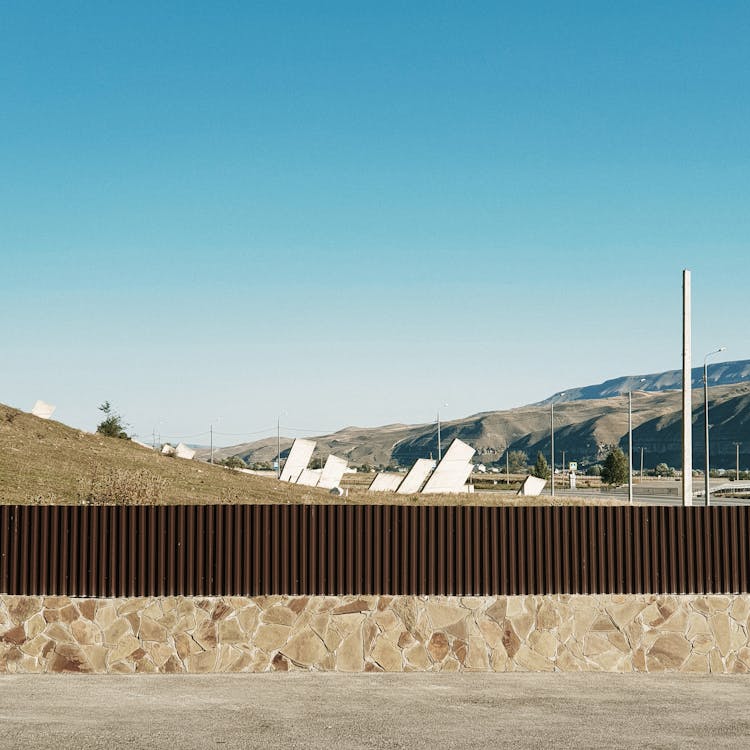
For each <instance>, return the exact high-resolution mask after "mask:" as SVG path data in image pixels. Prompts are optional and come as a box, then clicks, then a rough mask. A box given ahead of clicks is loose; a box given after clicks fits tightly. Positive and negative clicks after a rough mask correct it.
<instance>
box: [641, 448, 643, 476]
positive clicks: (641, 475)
mask: <svg viewBox="0 0 750 750" xmlns="http://www.w3.org/2000/svg"><path fill="white" fill-rule="evenodd" d="M641 482H643V446H641Z"/></svg>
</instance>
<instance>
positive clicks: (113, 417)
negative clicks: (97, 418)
mask: <svg viewBox="0 0 750 750" xmlns="http://www.w3.org/2000/svg"><path fill="white" fill-rule="evenodd" d="M99 411H100V412H103V413H104V420H103V421H102V422H100V423H99V424H98V425H97V428H96V431H97V432H98V433H99V434H100V435H106V436H107V437H114V438H121V439H123V440H130V438H129V437H128V434H127V433H126V432H125V427H126V426H127V425H126V424H125V423H124V422H123V421H122V417H121V416H120V415H119V414H117V412H115V411H114V410H113V409H112V405H111V404H110V403H109V401H105V402H104V403H103V404H102V405H101V406H100V407H99Z"/></svg>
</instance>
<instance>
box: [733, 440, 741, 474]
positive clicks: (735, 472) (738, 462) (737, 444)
mask: <svg viewBox="0 0 750 750" xmlns="http://www.w3.org/2000/svg"><path fill="white" fill-rule="evenodd" d="M740 445H742V443H735V444H734V447H735V448H736V450H737V463H736V467H737V468H736V469H735V470H734V481H735V482H739V481H740Z"/></svg>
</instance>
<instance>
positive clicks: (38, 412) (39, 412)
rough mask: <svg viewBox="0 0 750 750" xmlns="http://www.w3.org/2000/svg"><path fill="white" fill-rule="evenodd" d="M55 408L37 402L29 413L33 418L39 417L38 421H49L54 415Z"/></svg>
mask: <svg viewBox="0 0 750 750" xmlns="http://www.w3.org/2000/svg"><path fill="white" fill-rule="evenodd" d="M56 408H57V407H56V406H52V404H47V403H45V402H44V401H37V402H36V403H35V404H34V406H33V408H32V409H31V413H32V414H33V415H34V416H35V417H39V419H49V418H50V417H51V416H52V415H53V414H54V412H55V409H56Z"/></svg>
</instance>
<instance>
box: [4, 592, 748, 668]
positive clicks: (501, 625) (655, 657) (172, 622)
mask: <svg viewBox="0 0 750 750" xmlns="http://www.w3.org/2000/svg"><path fill="white" fill-rule="evenodd" d="M749 615H750V596H749V595H741V596H517V597H483V598H470V597H461V598H454V597H414V596H400V597H389V596H380V597H376V596H363V597H356V596H348V597H322V596H321V597H288V596H285V597H281V596H275V597H255V598H242V597H223V598H186V597H165V598H147V599H70V598H68V597H19V596H0V672H14V673H17V672H113V673H129V672H268V671H286V670H295V669H304V670H336V671H340V672H382V671H389V672H400V671H433V672H439V671H442V672H458V671H497V672H506V671H508V672H510V671H548V672H552V671H565V672H567V671H608V672H662V671H682V672H748V671H750V643H749V639H748V627H749V623H748V616H749Z"/></svg>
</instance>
